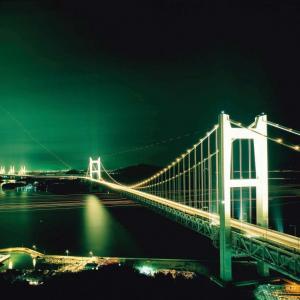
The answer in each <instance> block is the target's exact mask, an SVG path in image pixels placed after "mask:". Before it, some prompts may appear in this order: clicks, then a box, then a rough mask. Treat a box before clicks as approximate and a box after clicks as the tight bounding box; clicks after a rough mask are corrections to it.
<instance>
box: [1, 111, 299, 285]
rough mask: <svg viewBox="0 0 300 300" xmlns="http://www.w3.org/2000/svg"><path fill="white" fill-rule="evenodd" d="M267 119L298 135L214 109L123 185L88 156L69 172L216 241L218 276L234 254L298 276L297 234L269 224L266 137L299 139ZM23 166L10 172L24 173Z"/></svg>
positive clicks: (227, 273) (226, 271) (265, 270)
mask: <svg viewBox="0 0 300 300" xmlns="http://www.w3.org/2000/svg"><path fill="white" fill-rule="evenodd" d="M268 126H272V127H275V128H277V129H280V130H283V131H286V132H289V133H291V134H293V135H297V136H299V135H300V132H299V131H297V130H294V129H291V128H287V127H285V126H281V125H279V124H276V123H273V122H270V121H268V120H267V116H266V115H260V116H258V117H256V118H255V120H254V122H253V123H252V124H250V125H249V126H244V125H242V124H241V123H240V122H236V121H234V120H232V119H231V118H230V116H229V115H227V114H225V113H221V114H220V115H219V120H218V124H216V125H214V126H213V128H212V129H211V130H210V131H208V132H207V133H206V135H205V136H204V137H202V138H201V139H200V140H199V141H198V142H197V143H196V144H194V145H193V146H192V147H191V148H190V149H188V150H187V151H185V152H184V153H183V154H181V155H180V156H178V158H176V159H175V160H174V161H173V162H171V163H170V164H168V165H167V166H166V167H165V168H163V169H162V170H161V171H159V172H157V173H156V174H154V175H153V176H151V177H150V178H147V179H144V180H142V181H140V182H138V183H136V184H132V185H124V184H122V183H119V182H118V181H116V180H115V179H114V178H113V177H112V176H111V175H110V173H109V172H108V171H107V170H106V168H105V167H104V165H103V164H102V163H101V160H100V158H98V159H97V160H93V159H92V158H90V161H89V168H88V171H87V174H86V176H77V177H76V178H80V179H82V180H86V181H89V182H92V183H94V184H95V183H96V184H99V185H102V186H104V187H106V188H108V189H111V190H114V191H117V192H119V193H122V194H125V195H126V196H127V197H129V198H132V199H134V200H136V201H139V202H141V203H142V204H144V205H146V206H149V207H151V208H152V209H154V210H156V211H157V212H159V213H161V214H163V215H165V216H166V217H169V218H171V219H173V220H175V221H177V222H179V223H181V224H183V225H184V226H187V227H188V228H190V229H192V230H194V231H196V232H198V233H200V234H202V235H204V236H206V237H208V238H210V239H211V240H212V241H213V243H214V245H215V246H217V247H218V248H219V253H220V278H221V279H222V280H223V281H224V282H230V281H231V280H232V279H233V274H232V259H233V258H234V257H241V256H244V257H250V258H252V259H254V260H256V261H257V269H258V272H259V273H260V274H261V275H262V276H268V275H269V271H270V269H273V270H275V271H277V272H279V273H282V274H284V275H286V276H288V277H290V278H293V279H296V280H298V281H300V247H299V245H300V239H299V238H297V237H296V236H292V235H289V234H286V233H282V232H278V231H275V230H272V229H269V228H268V225H269V195H268V140H269V141H272V142H274V143H277V144H281V145H283V146H285V147H287V148H289V149H291V150H293V151H297V152H299V151H300V147H299V146H298V145H291V144H287V143H284V142H283V141H282V140H281V139H276V138H272V137H270V136H268ZM2 171H5V170H3V169H2ZM25 172H26V169H25V168H23V169H22V172H21V174H19V175H17V174H16V175H15V176H30V175H26V174H25ZM10 175H12V174H10ZM199 251H201V249H199Z"/></svg>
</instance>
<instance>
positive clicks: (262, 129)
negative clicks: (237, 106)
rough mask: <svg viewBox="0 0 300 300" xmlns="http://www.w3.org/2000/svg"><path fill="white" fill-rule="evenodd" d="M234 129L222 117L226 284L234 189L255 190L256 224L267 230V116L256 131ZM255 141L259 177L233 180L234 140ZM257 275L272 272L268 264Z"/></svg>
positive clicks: (221, 186) (222, 240)
mask: <svg viewBox="0 0 300 300" xmlns="http://www.w3.org/2000/svg"><path fill="white" fill-rule="evenodd" d="M249 128H250V129H248V128H239V127H232V126H231V122H230V118H229V115H227V114H224V113H222V114H220V116H219V136H218V140H219V145H220V146H219V153H218V156H219V157H218V160H219V166H220V170H219V174H218V177H219V180H218V183H219V193H220V194H219V214H220V277H221V279H222V280H223V281H231V280H232V249H231V226H230V218H231V217H233V216H231V205H232V204H231V189H233V188H245V187H247V188H250V187H251V188H252V187H253V188H255V189H256V223H257V224H258V225H260V226H262V227H266V228H267V227H268V219H269V217H268V149H267V137H266V136H267V116H266V115H261V116H258V117H256V118H255V123H254V126H253V127H249ZM241 139H242V140H243V139H246V140H252V141H253V145H254V160H255V171H256V177H255V178H253V179H252V177H251V178H248V179H243V178H240V179H234V178H232V176H231V174H232V172H231V171H232V170H231V166H232V159H233V158H232V151H233V141H234V140H241ZM258 271H259V272H260V273H261V275H264V276H267V275H268V273H269V269H268V267H267V265H266V264H263V263H259V264H258Z"/></svg>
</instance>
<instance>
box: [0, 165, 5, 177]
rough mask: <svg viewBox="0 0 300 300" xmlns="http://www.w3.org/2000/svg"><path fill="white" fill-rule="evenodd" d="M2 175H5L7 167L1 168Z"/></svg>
mask: <svg viewBox="0 0 300 300" xmlns="http://www.w3.org/2000/svg"><path fill="white" fill-rule="evenodd" d="M0 175H5V167H3V166H1V167H0Z"/></svg>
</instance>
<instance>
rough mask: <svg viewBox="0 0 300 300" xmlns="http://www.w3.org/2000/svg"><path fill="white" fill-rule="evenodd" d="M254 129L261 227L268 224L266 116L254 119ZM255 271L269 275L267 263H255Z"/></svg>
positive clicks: (257, 221)
mask: <svg viewBox="0 0 300 300" xmlns="http://www.w3.org/2000/svg"><path fill="white" fill-rule="evenodd" d="M255 123H256V127H255V130H256V131H257V132H259V133H260V135H257V136H256V138H255V139H254V154H255V169H256V177H257V185H256V223H257V225H259V226H261V227H265V228H268V226H269V195H268V194H269V191H268V144H267V138H266V137H267V134H268V133H267V116H266V115H262V116H259V117H257V118H256V120H255ZM257 271H258V273H259V274H260V275H261V276H265V277H267V276H269V275H270V271H269V267H268V265H267V264H265V263H263V262H258V263H257Z"/></svg>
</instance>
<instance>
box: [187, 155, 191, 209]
mask: <svg viewBox="0 0 300 300" xmlns="http://www.w3.org/2000/svg"><path fill="white" fill-rule="evenodd" d="M188 163H189V202H188V205H189V206H192V203H191V202H192V199H191V171H192V170H191V152H190V151H189V153H188Z"/></svg>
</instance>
